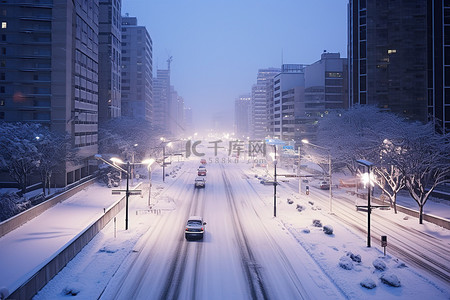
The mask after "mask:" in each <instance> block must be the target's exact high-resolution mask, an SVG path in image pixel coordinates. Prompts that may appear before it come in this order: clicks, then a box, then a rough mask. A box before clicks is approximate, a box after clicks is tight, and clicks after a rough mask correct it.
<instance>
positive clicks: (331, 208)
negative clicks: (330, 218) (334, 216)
mask: <svg viewBox="0 0 450 300" xmlns="http://www.w3.org/2000/svg"><path fill="white" fill-rule="evenodd" d="M302 143H304V144H308V145H311V146H314V147H317V148H319V149H323V150H325V151H327V152H328V178H329V188H328V189H329V192H330V212H333V201H332V199H333V192H332V191H331V186H332V177H331V149H330V148H326V147H322V146H318V145H315V144H312V143H310V142H309V141H308V140H307V139H303V140H302ZM299 155H300V148H299Z"/></svg>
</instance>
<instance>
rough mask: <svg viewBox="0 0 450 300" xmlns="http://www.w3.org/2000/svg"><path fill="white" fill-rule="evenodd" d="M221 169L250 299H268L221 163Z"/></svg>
mask: <svg viewBox="0 0 450 300" xmlns="http://www.w3.org/2000/svg"><path fill="white" fill-rule="evenodd" d="M221 169H222V179H223V181H224V183H225V196H226V199H227V201H228V205H229V206H230V211H231V213H232V218H233V220H234V224H235V225H236V226H233V228H234V232H235V235H236V240H237V243H238V245H239V251H240V254H241V262H242V267H243V269H244V272H245V275H246V277H247V282H248V285H249V289H250V295H251V297H252V299H269V295H268V293H267V288H266V287H265V285H264V282H263V280H262V276H261V274H260V271H259V265H258V264H257V262H256V259H255V256H254V254H253V252H252V250H251V247H250V245H249V242H248V239H247V236H246V234H245V231H244V226H243V225H242V223H241V221H240V218H239V211H238V209H237V208H236V204H235V199H234V195H233V191H232V189H231V185H230V181H229V180H228V177H227V175H226V174H225V171H224V168H223V165H221Z"/></svg>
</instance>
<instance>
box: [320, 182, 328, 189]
mask: <svg viewBox="0 0 450 300" xmlns="http://www.w3.org/2000/svg"><path fill="white" fill-rule="evenodd" d="M319 188H320V189H321V190H328V189H329V188H330V184H329V183H328V181H321V182H320V184H319Z"/></svg>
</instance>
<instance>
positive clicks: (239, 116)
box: [234, 94, 252, 140]
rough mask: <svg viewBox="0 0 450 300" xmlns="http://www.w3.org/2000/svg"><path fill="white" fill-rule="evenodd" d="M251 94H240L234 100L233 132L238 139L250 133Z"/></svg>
mask: <svg viewBox="0 0 450 300" xmlns="http://www.w3.org/2000/svg"><path fill="white" fill-rule="evenodd" d="M251 100H252V98H251V95H250V94H246V95H241V96H239V98H237V99H236V100H235V101H234V132H235V135H236V137H237V138H238V139H241V140H242V139H245V138H247V137H248V136H250V135H251V131H250V129H251V117H252V115H251Z"/></svg>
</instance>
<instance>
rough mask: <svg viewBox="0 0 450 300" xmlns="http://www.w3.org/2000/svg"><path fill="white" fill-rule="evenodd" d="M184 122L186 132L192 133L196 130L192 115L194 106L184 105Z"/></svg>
mask: <svg viewBox="0 0 450 300" xmlns="http://www.w3.org/2000/svg"><path fill="white" fill-rule="evenodd" d="M184 124H185V126H186V133H187V135H190V134H192V133H193V130H194V119H193V116H192V108H190V107H186V106H185V107H184Z"/></svg>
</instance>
